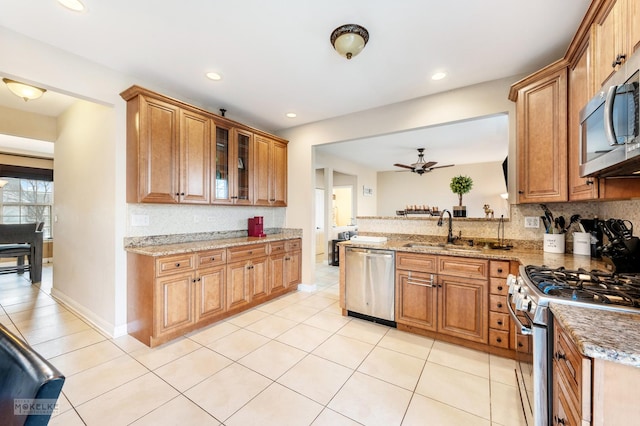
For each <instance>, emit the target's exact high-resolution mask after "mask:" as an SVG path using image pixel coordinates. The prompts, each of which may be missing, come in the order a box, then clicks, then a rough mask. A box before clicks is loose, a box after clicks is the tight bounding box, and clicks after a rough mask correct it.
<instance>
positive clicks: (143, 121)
mask: <svg viewBox="0 0 640 426" xmlns="http://www.w3.org/2000/svg"><path fill="white" fill-rule="evenodd" d="M138 100H139V103H140V104H139V108H140V109H139V120H138V125H139V130H138V131H139V136H138V202H141V203H177V202H178V196H177V194H178V177H179V176H178V113H179V108H178V107H176V106H174V105H171V104H168V103H166V102H162V101H159V100H156V99H153V98H147V97H144V96H142V95H139V97H138Z"/></svg>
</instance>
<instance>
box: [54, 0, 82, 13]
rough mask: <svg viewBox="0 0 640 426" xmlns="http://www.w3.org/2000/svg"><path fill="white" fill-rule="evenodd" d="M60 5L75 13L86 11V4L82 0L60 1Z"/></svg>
mask: <svg viewBox="0 0 640 426" xmlns="http://www.w3.org/2000/svg"><path fill="white" fill-rule="evenodd" d="M58 3H60V4H61V5H63V6H64V7H66V8H67V9H71V10H73V11H74V12H82V11H83V10H84V4H82V2H81V1H80V0H58Z"/></svg>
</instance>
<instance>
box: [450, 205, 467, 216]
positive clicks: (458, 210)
mask: <svg viewBox="0 0 640 426" xmlns="http://www.w3.org/2000/svg"><path fill="white" fill-rule="evenodd" d="M453 217H467V206H453Z"/></svg>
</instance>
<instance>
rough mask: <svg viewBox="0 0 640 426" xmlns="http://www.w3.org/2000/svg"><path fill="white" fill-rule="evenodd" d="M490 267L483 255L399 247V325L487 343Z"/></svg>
mask: <svg viewBox="0 0 640 426" xmlns="http://www.w3.org/2000/svg"><path fill="white" fill-rule="evenodd" d="M487 269H488V261H487V260H482V259H472V258H461V257H455V256H434V255H426V254H419V253H403V252H398V253H396V312H397V316H396V322H397V324H398V325H399V327H398V328H401V329H403V328H404V327H403V326H405V327H409V328H410V329H412V330H414V331H423V332H434V333H438V334H442V335H448V336H451V337H454V338H459V339H463V340H466V341H471V342H477V343H483V344H486V343H487V339H488V281H487V274H488V272H487ZM469 277H472V278H469Z"/></svg>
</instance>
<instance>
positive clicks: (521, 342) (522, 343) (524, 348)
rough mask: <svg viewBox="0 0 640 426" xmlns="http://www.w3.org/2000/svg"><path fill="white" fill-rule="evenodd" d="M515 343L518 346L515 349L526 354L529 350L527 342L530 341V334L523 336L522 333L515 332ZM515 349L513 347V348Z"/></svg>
mask: <svg viewBox="0 0 640 426" xmlns="http://www.w3.org/2000/svg"><path fill="white" fill-rule="evenodd" d="M515 341H516V345H517V346H518V348H517V350H518V352H519V353H523V354H528V353H530V352H531V346H530V345H529V342H530V341H531V336H525V335H524V334H520V333H518V334H516V340H515ZM514 349H515V348H514Z"/></svg>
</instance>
